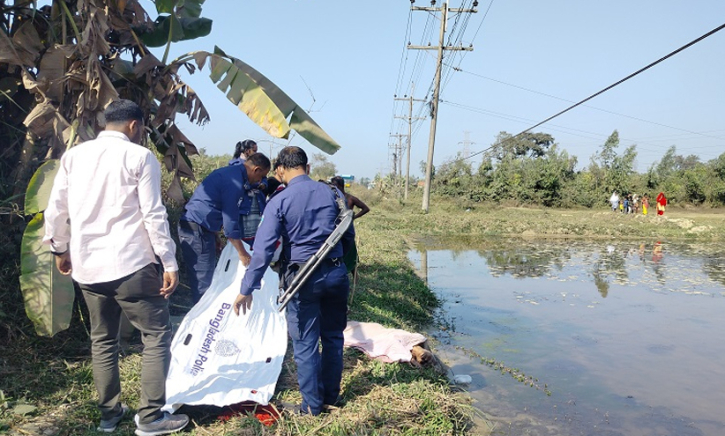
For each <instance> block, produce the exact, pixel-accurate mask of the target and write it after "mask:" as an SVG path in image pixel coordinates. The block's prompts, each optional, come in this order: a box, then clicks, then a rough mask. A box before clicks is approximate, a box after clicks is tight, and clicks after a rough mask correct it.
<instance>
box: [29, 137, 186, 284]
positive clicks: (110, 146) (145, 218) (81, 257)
mask: <svg viewBox="0 0 725 436" xmlns="http://www.w3.org/2000/svg"><path fill="white" fill-rule="evenodd" d="M43 242H45V243H47V244H50V246H51V250H52V251H54V252H59V253H62V252H65V251H66V250H68V248H69V244H70V259H71V263H72V267H73V272H72V277H73V279H74V280H76V281H77V282H79V283H83V284H93V283H105V282H110V281H113V280H116V279H120V278H122V277H125V276H127V275H129V274H132V273H134V272H136V271H138V270H139V269H141V268H143V267H144V266H146V265H148V264H149V263H156V256H158V257H159V258H160V259H161V263H162V264H163V266H164V270H165V271H177V270H178V266H177V264H176V257H175V253H176V246H175V244H174V241H173V239H171V234H170V233H169V223H168V221H167V215H166V207H165V206H164V204H163V203H162V201H161V166H160V165H159V162H158V160H157V159H156V157H155V156H154V155H153V154H152V153H151V152H150V151H149V150H147V149H146V148H144V147H142V146H140V145H137V144H134V143H132V142H131V141H130V140H129V139H128V137H127V136H126V135H124V134H123V133H120V132H115V131H108V130H107V131H104V132H101V133H100V134H99V135H98V138H96V139H94V140H92V141H88V142H84V143H83V144H80V145H77V146H75V147H73V148H71V149H70V150H68V151H67V152H66V153H65V154H63V157H62V158H61V159H60V169H59V170H58V174H57V175H56V177H55V182H54V184H53V190H52V191H51V194H50V201H49V202H48V208H47V209H46V210H45V237H44V238H43Z"/></svg>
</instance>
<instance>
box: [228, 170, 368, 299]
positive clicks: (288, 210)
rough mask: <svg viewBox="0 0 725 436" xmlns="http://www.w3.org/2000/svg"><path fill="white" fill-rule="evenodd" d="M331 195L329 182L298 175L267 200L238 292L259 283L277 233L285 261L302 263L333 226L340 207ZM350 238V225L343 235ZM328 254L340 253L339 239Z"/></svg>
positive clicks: (351, 230) (319, 244) (340, 244)
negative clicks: (250, 259) (249, 260)
mask: <svg viewBox="0 0 725 436" xmlns="http://www.w3.org/2000/svg"><path fill="white" fill-rule="evenodd" d="M340 195H342V194H340ZM335 198H336V197H335V193H334V192H332V189H331V188H330V186H329V185H327V184H325V183H320V182H316V181H314V180H312V179H310V178H309V177H308V176H305V175H301V176H297V177H295V178H294V179H292V180H290V183H289V185H288V186H287V187H286V188H285V189H284V190H283V191H281V192H280V193H279V194H277V195H275V196H274V197H273V198H272V199H271V200H270V201H269V203H267V207H266V208H265V209H264V215H263V216H262V222H261V223H260V225H259V229H257V238H256V239H255V241H254V251H252V261H251V262H250V264H249V268H248V269H247V272H246V273H245V274H244V279H243V280H242V288H241V291H240V292H241V293H242V294H243V295H249V294H251V293H252V291H254V290H256V289H259V288H260V287H261V281H262V276H264V272H265V270H266V269H267V267H268V266H269V263H270V262H271V260H272V256H273V255H274V251H275V245H276V243H277V240H278V239H279V238H280V236H281V237H282V244H283V245H282V256H283V257H284V258H285V259H287V260H288V262H289V263H305V262H307V261H308V260H309V259H310V257H312V255H313V254H315V253H316V252H317V250H319V249H320V247H321V246H322V244H323V243H324V242H325V240H326V239H327V237H328V236H330V234H331V233H332V231H333V230H335V227H336V225H335V219H336V218H337V216H338V214H339V213H340V210H339V209H338V206H337V203H336V202H335ZM343 198H344V197H343ZM354 238H355V229H354V228H353V226H352V225H350V228H349V229H348V230H347V232H345V235H344V236H343V239H345V240H349V241H351V240H353V239H354ZM328 257H342V241H341V242H339V243H338V244H337V245H336V246H335V247H334V248H333V249H332V251H330V253H329V254H328Z"/></svg>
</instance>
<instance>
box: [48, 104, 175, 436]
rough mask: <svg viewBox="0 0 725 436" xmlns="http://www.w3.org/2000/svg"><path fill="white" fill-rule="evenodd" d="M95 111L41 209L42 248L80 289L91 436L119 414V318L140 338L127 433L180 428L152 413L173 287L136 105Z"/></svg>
mask: <svg viewBox="0 0 725 436" xmlns="http://www.w3.org/2000/svg"><path fill="white" fill-rule="evenodd" d="M104 115H105V117H106V130H105V131H103V132H101V133H100V134H99V135H98V138H96V139H95V140H92V141H88V142H85V143H83V144H80V145H78V146H75V147H73V148H71V149H70V150H68V151H67V152H66V153H65V154H64V155H63V157H62V158H61V160H60V169H59V170H58V174H57V176H56V178H55V182H54V184H53V190H52V192H51V195H50V200H49V203H48V208H47V209H46V211H45V220H46V224H45V238H44V242H46V243H48V244H50V247H51V251H52V252H53V254H55V255H56V266H57V267H58V270H59V271H60V272H61V274H65V275H68V274H70V275H72V277H73V279H74V280H75V281H76V282H78V283H79V285H80V288H81V290H82V291H83V296H84V298H85V300H86V304H87V305H88V310H89V312H90V318H91V342H92V356H93V379H94V381H95V384H96V390H97V391H98V396H99V400H98V402H99V408H100V410H101V424H100V426H99V427H98V430H100V431H104V432H112V431H114V430H115V429H116V426H117V425H118V423H119V422H120V421H121V419H123V417H124V415H125V414H126V412H127V411H128V407H126V406H125V405H124V404H122V403H121V402H120V396H121V382H120V378H119V369H118V351H119V343H118V331H119V323H120V319H121V315H122V314H125V315H126V316H127V317H128V319H129V320H130V321H131V324H133V326H134V327H136V328H138V329H139V330H140V331H141V335H142V339H143V342H144V350H143V368H142V373H141V397H140V400H139V407H138V412H137V415H136V426H137V429H136V434H137V435H139V436H150V435H162V434H168V433H172V432H175V431H178V430H181V429H182V428H184V427H185V426H186V425H187V424H188V423H189V418H188V417H187V416H186V415H170V414H168V413H164V412H162V411H161V407H162V406H163V405H164V403H165V401H166V388H165V382H166V374H167V373H168V370H169V362H170V357H171V354H170V351H169V346H170V344H171V325H170V322H169V309H168V300H167V299H168V298H169V296H170V295H171V294H172V293H173V292H174V290H176V286H177V285H178V266H177V263H176V257H175V253H176V247H175V245H174V241H173V240H172V239H171V235H170V233H169V224H168V222H167V215H166V208H165V207H164V205H163V203H162V201H161V166H160V165H159V162H158V160H157V159H156V157H155V156H154V155H153V154H152V153H151V152H150V151H149V150H147V149H146V148H144V147H142V146H140V145H138V144H139V143H140V142H141V139H142V137H143V134H144V123H143V118H144V115H143V111H142V110H141V108H139V106H138V105H136V104H135V103H133V102H131V101H129V100H119V101H116V102H113V103H111V104H110V105H109V106H108V107H107V108H106V110H105V113H104ZM157 258H158V259H159V260H160V261H161V264H162V266H163V276H162V275H161V273H160V271H159V269H158V264H157V262H158V261H157Z"/></svg>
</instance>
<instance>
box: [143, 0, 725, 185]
mask: <svg viewBox="0 0 725 436" xmlns="http://www.w3.org/2000/svg"><path fill="white" fill-rule="evenodd" d="M465 3H466V4H469V3H470V1H466V2H465ZM440 4H441V3H440V2H438V5H440ZM489 4H490V3H489V2H488V1H481V2H480V3H479V6H478V9H479V12H478V13H477V14H474V15H472V16H471V17H470V21H469V22H468V25H467V27H466V31H465V33H464V34H463V36H462V42H463V43H464V44H465V45H468V44H469V43H471V42H472V43H473V45H474V48H475V50H474V51H472V52H467V53H466V55H465V57H464V58H463V60H462V61H461V56H460V54H461V52H458V53H456V54H455V57H454V56H453V52H450V53H449V54H447V58H446V60H445V62H447V63H451V64H454V65H459V62H460V68H461V69H462V70H463V72H453V73H450V74H447V73H446V70H444V77H446V79H447V80H446V81H445V82H444V83H446V85H445V88H444V89H443V92H442V94H441V98H442V99H443V100H444V101H445V102H450V103H442V104H441V106H440V112H439V122H438V135H437V140H436V152H435V159H434V163H435V164H436V165H439V164H440V163H442V162H443V161H444V160H446V159H450V158H452V157H454V156H455V155H456V153H457V152H458V151H461V150H462V141H463V140H464V131H468V132H470V133H469V137H470V140H471V141H473V142H474V143H475V144H473V145H471V146H470V150H471V151H472V152H475V151H478V150H481V149H483V148H486V147H488V146H490V145H491V143H492V142H493V141H494V139H495V137H496V135H497V134H498V132H500V131H507V132H509V133H512V134H514V133H518V132H520V131H521V130H524V129H526V128H528V127H530V126H531V125H533V124H535V123H537V122H539V121H541V120H543V119H545V118H547V117H549V116H550V115H553V114H554V113H556V112H558V111H560V110H562V109H564V108H566V107H567V106H569V105H570V103H569V102H567V101H562V100H560V99H565V100H570V101H579V100H581V99H583V98H584V97H587V96H589V95H590V94H593V93H594V92H596V91H599V90H600V89H602V88H604V87H606V86H608V85H610V84H612V83H614V82H616V81H617V80H619V79H621V78H623V77H625V76H627V75H628V74H630V73H632V72H634V71H636V70H638V69H639V68H641V67H643V66H645V65H647V64H649V63H650V62H652V61H655V60H657V59H659V58H660V57H662V56H664V55H666V54H668V53H669V52H670V51H672V50H674V49H676V48H679V47H680V46H682V45H684V44H686V43H688V42H690V41H691V40H693V39H695V38H697V37H699V36H701V35H702V34H704V33H706V32H708V31H710V30H712V29H714V28H715V27H717V26H719V25H721V24H723V23H725V1H722V0H694V1H690V2H684V1H680V0H639V1H631V0H610V1H606V2H591V1H574V0H569V1H547V2H542V1H539V0H495V1H494V2H493V4H492V5H491V7H490V10H489V12H488V15H487V16H486V18H485V20H483V18H484V13H485V12H486V9H487V8H488V7H489ZM416 5H417V6H429V5H430V2H423V1H417V2H416ZM145 6H146V7H147V8H148V10H149V11H150V12H151V11H153V10H154V9H153V5H151V4H146V5H145ZM449 6H451V7H460V6H461V2H460V1H451V2H450V4H449ZM203 16H205V17H208V18H211V19H212V20H213V21H214V26H213V30H212V33H211V35H209V36H208V37H205V38H202V39H197V40H194V41H190V42H184V43H178V44H175V45H174V46H173V47H172V53H171V54H172V57H175V56H178V55H180V54H182V53H185V52H188V51H193V50H198V49H204V50H212V49H213V47H214V45H218V46H220V47H221V48H222V49H224V50H225V51H226V52H227V53H229V54H231V55H233V56H236V57H238V58H240V59H242V60H244V61H245V62H247V63H249V64H250V65H252V66H253V67H255V68H256V69H258V70H259V71H260V72H262V73H263V74H265V75H266V76H267V77H269V78H270V79H271V80H272V81H273V82H275V83H276V84H277V85H278V86H280V87H281V88H282V89H283V90H285V91H286V92H287V94H288V95H289V96H290V97H292V98H293V99H294V100H295V101H297V103H298V104H299V105H300V106H302V107H304V108H310V107H312V109H313V112H312V116H313V118H314V119H315V120H316V121H317V122H318V123H319V124H320V125H321V126H322V128H323V129H325V130H326V131H327V132H328V133H329V134H330V135H331V136H332V137H333V138H335V139H336V140H337V141H338V142H339V143H340V144H341V145H342V149H341V150H340V151H338V152H337V153H336V154H335V155H334V156H331V157H330V160H331V161H332V162H334V163H335V164H336V166H337V168H338V171H339V172H340V173H347V174H355V175H356V176H357V177H363V176H365V177H373V176H374V175H375V174H376V173H377V172H379V171H381V169H382V171H383V172H388V171H390V158H389V148H388V144H389V143H390V141H392V139H390V138H389V135H390V134H391V133H406V131H407V127H406V126H405V125H404V123H403V122H401V121H400V120H397V121H395V122H392V119H393V114H394V113H395V114H396V115H403V114H404V113H405V108H404V105H403V104H402V103H398V104H397V105H396V106H394V101H393V96H394V94H395V93H396V91H397V92H398V93H399V94H409V93H410V91H409V90H410V84H411V82H412V81H415V82H416V92H415V97H416V98H421V99H422V98H426V95H425V92H426V90H428V89H429V86H430V85H431V82H432V80H433V74H434V64H435V61H434V56H435V52H434V51H414V50H405V49H404V46H405V44H406V43H407V41H408V40H409V41H410V42H412V43H413V44H414V45H420V44H421V43H422V44H423V45H427V43H428V42H431V43H432V44H433V45H435V44H436V43H437V39H438V29H439V27H438V26H439V24H438V23H439V22H438V21H437V20H435V21H433V18H432V17H431V18H430V19H429V14H428V13H427V12H413V13H412V14H411V13H410V2H409V1H408V0H392V1H391V0H388V1H385V2H374V3H371V2H367V3H365V2H349V1H340V0H336V1H333V0H317V1H312V0H297V1H292V0H267V1H261V0H258V1H220V0H207V2H206V3H205V4H204V9H203ZM453 17H454V16H452V17H451V20H450V21H449V30H450V29H451V28H452V26H453V22H454V18H453ZM409 18H410V27H409V26H408V22H409ZM427 20H429V22H428V27H427V31H426V21H427ZM482 20H483V22H482ZM481 24H482V25H481ZM479 26H480V30H479V31H478V33H477V35H476V37H475V40H472V39H473V37H474V34H476V31H477V29H479ZM461 27H462V23H461V22H459V24H458V29H460V28H461ZM427 33H429V34H430V36H429V37H427V36H424V34H427ZM406 35H409V36H406ZM155 51H156V54H157V55H158V56H159V57H161V55H162V54H163V49H155ZM723 54H725V30H723V31H721V32H719V33H717V34H715V35H713V36H711V37H709V38H707V39H705V40H703V41H702V42H700V43H698V44H696V45H695V46H693V47H691V48H689V49H687V50H685V51H683V52H681V53H680V54H678V55H676V56H675V57H673V58H671V59H669V60H667V61H665V62H663V63H661V64H659V65H657V66H655V67H654V68H652V69H650V70H648V71H646V72H644V73H643V74H641V75H639V76H637V77H635V78H634V79H631V80H630V81H628V82H625V83H624V84H622V85H620V86H618V87H616V88H614V89H612V90H611V91H609V92H607V93H605V94H603V95H602V96H600V97H597V98H596V99H594V100H592V101H590V102H589V103H587V105H588V106H589V107H579V108H576V109H574V110H573V111H571V112H569V113H567V114H565V115H563V116H561V117H559V118H557V119H555V120H553V121H551V122H550V123H548V124H545V125H543V126H541V127H539V128H537V129H536V130H535V131H544V132H547V133H550V134H552V135H553V136H554V138H555V139H556V141H557V143H558V144H559V145H560V147H561V148H563V149H564V150H566V151H568V152H569V154H571V155H575V156H577V157H578V158H579V166H580V167H582V166H585V165H586V164H588V162H589V158H590V157H591V156H592V155H593V154H594V153H595V152H596V150H597V148H598V147H599V146H600V145H601V144H602V143H603V142H604V141H605V139H606V138H607V136H609V134H611V133H612V131H613V130H614V129H617V130H618V131H619V134H620V138H621V146H620V151H621V150H623V149H624V147H625V146H628V145H631V144H637V145H638V147H637V150H638V152H639V154H638V159H637V169H638V170H639V171H645V170H646V169H647V167H649V165H650V164H651V163H652V162H653V161H656V160H659V159H660V157H661V156H662V154H663V153H664V152H665V150H666V149H667V148H668V147H669V146H671V145H675V146H677V150H678V153H679V154H683V155H688V154H696V155H698V156H700V157H701V159H702V160H709V159H712V158H714V157H717V156H718V155H719V154H720V153H722V152H725V73H724V72H725V56H724V55H723ZM417 58H418V61H417V62H416V59H417ZM401 59H402V62H403V69H404V71H405V74H404V75H402V74H401V73H402V72H401ZM480 76H483V77H480ZM183 78H184V80H186V81H187V83H189V84H190V85H191V86H192V87H193V88H194V90H195V91H196V92H197V93H198V94H199V95H200V96H201V98H202V99H203V101H204V103H205V105H206V107H207V109H208V110H209V113H210V114H211V117H212V121H211V122H210V123H209V124H207V125H206V126H204V127H197V126H191V125H189V124H188V122H182V123H180V125H181V126H182V128H183V129H184V132H185V133H186V134H187V136H189V138H190V139H192V140H193V141H194V142H195V143H196V145H197V146H199V147H203V148H206V150H207V151H208V153H209V154H224V153H231V152H232V150H233V148H234V144H235V143H236V142H237V141H238V140H241V139H245V138H254V139H257V140H262V142H260V143H259V144H260V151H263V152H265V153H269V146H270V144H271V143H270V142H264V141H271V140H272V139H273V138H271V137H269V136H268V135H267V134H266V133H265V132H264V131H262V129H261V128H259V127H257V126H256V125H254V124H253V123H251V122H250V121H249V120H248V119H247V118H246V116H245V115H244V114H243V113H241V112H240V111H238V109H237V108H236V107H234V106H233V105H232V104H231V103H229V102H228V101H227V100H226V98H225V96H224V94H222V93H221V92H220V91H219V90H218V89H217V88H216V87H215V86H214V85H213V84H212V83H211V81H210V80H209V79H208V71H203V72H201V73H197V74H195V75H194V76H188V75H186V74H185V73H184V76H183ZM501 82H503V83H501ZM512 85H513V86H512ZM308 86H309V88H310V89H311V90H312V93H313V95H314V98H315V100H316V101H315V103H314V105H313V100H312V96H311V95H310V91H309V90H308V88H307V87H308ZM520 88H526V89H528V90H533V91H537V92H539V93H544V94H548V95H550V96H554V97H557V98H559V99H555V98H552V97H547V96H544V95H541V94H537V93H534V92H530V91H526V90H522V89H520ZM451 103H452V104H451ZM461 105H462V106H465V107H468V108H469V109H464V108H462V107H461ZM470 108H473V110H470ZM594 108H598V109H603V110H605V111H609V112H605V111H602V110H597V109H594ZM418 109H419V108H416V111H415V112H416V115H417V114H418ZM612 112H613V113H612ZM423 113H425V111H423ZM634 118H638V119H639V120H637V119H634ZM642 120H646V121H647V122H646V121H642ZM419 124H420V125H417V126H416V129H415V131H416V132H417V133H416V134H415V135H414V137H413V147H412V150H413V151H412V158H411V172H412V174H414V175H418V176H420V175H421V173H420V169H419V168H420V165H419V162H420V161H422V160H424V159H425V156H426V153H427V144H428V131H429V124H430V121H429V119H426V120H424V121H421V122H419ZM689 132H697V133H699V134H695V133H689ZM276 143H277V144H279V145H278V146H276V149H275V151H274V152H273V154H274V155H276V151H277V150H278V149H279V148H280V146H281V144H286V143H287V141H283V140H276ZM292 144H295V145H300V146H302V147H303V148H305V149H306V150H307V151H308V153H315V152H317V149H315V148H314V147H312V146H311V145H309V144H308V143H307V142H306V141H304V140H303V139H301V138H300V137H296V138H295V139H293V141H292ZM474 162H478V160H476V159H474Z"/></svg>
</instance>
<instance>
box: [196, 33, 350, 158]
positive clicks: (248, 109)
mask: <svg viewBox="0 0 725 436" xmlns="http://www.w3.org/2000/svg"><path fill="white" fill-rule="evenodd" d="M192 55H193V56H194V58H195V59H196V61H197V63H198V64H199V67H200V68H201V65H202V64H203V63H204V62H205V61H206V58H207V57H209V56H211V58H212V59H211V69H212V71H211V75H210V78H211V80H212V81H213V82H214V83H216V84H217V87H218V88H219V89H220V90H221V91H222V92H226V93H227V98H228V99H229V101H231V102H232V103H234V104H235V105H236V106H237V107H238V108H239V109H240V110H241V111H242V112H244V113H245V114H247V116H248V117H249V118H250V119H251V120H252V121H254V122H255V123H257V125H259V126H260V127H262V128H263V129H264V130H266V131H267V133H269V134H270V135H272V136H274V137H277V138H287V137H288V136H289V131H290V129H291V128H292V129H295V130H296V131H297V132H298V133H299V134H300V135H301V136H302V137H303V138H305V139H306V140H307V141H309V142H310V144H312V145H314V146H316V147H317V148H319V149H320V150H322V151H324V152H326V153H329V154H334V153H335V152H336V151H337V150H339V149H340V145H339V144H338V143H337V142H335V140H333V139H332V138H331V137H330V136H329V135H328V134H327V133H326V132H325V131H324V130H322V128H321V127H320V126H319V125H318V124H317V123H315V121H314V120H313V119H312V118H311V117H310V116H309V115H308V114H307V113H306V112H305V111H304V109H302V108H301V107H299V106H298V105H297V103H295V101H294V100H292V99H291V98H290V97H289V96H288V95H287V94H286V93H285V92H284V91H282V90H281V89H280V88H279V87H278V86H277V85H275V84H274V83H272V81H271V80H269V79H268V78H267V77H265V76H264V75H263V74H262V73H260V72H259V71H257V70H255V69H254V68H252V67H251V66H250V65H247V64H246V63H244V62H242V61H241V60H239V59H237V58H234V57H232V56H229V55H227V54H226V53H224V51H223V50H221V49H220V48H219V47H214V54H210V53H207V52H196V53H193V54H192ZM288 118H290V123H288V122H287V119H288Z"/></svg>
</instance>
